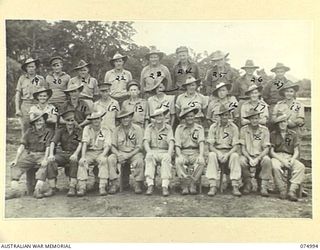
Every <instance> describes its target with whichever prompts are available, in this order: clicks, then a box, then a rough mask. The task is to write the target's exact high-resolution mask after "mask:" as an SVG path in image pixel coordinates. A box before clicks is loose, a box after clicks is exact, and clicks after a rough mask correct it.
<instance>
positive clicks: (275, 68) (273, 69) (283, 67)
mask: <svg viewBox="0 0 320 250" xmlns="http://www.w3.org/2000/svg"><path fill="white" fill-rule="evenodd" d="M277 69H284V70H285V71H286V72H287V71H289V70H290V68H289V67H287V66H281V67H274V68H272V69H271V70H270V71H271V72H273V73H274V72H276V70H277Z"/></svg>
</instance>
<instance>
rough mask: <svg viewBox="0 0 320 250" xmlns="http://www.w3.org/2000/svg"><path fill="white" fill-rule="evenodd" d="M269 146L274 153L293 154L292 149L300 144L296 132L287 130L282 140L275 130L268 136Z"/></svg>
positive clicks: (278, 132)
mask: <svg viewBox="0 0 320 250" xmlns="http://www.w3.org/2000/svg"><path fill="white" fill-rule="evenodd" d="M270 142H271V146H272V147H273V148H274V152H276V153H287V154H290V155H293V154H294V148H295V147H298V146H299V144H300V141H299V137H298V135H297V133H296V132H294V131H293V130H290V129H288V130H287V133H286V135H285V137H284V138H283V137H282V135H281V133H280V131H278V130H275V131H272V132H271V135H270Z"/></svg>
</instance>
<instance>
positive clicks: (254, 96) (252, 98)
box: [249, 89, 260, 101]
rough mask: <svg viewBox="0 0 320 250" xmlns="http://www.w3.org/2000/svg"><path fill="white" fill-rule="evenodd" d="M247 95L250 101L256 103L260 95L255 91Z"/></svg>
mask: <svg viewBox="0 0 320 250" xmlns="http://www.w3.org/2000/svg"><path fill="white" fill-rule="evenodd" d="M249 95H250V99H251V100H252V101H256V100H258V99H259V96H260V93H259V91H258V90H257V89H255V90H252V91H251V92H250V94H249Z"/></svg>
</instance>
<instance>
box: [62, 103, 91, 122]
mask: <svg viewBox="0 0 320 250" xmlns="http://www.w3.org/2000/svg"><path fill="white" fill-rule="evenodd" d="M70 109H74V110H75V114H74V118H75V120H76V121H77V123H78V124H80V123H82V122H84V120H85V119H86V117H87V116H88V115H90V114H91V110H90V108H89V106H88V104H87V103H86V102H85V101H84V100H81V99H80V100H78V104H77V106H76V107H74V106H73V105H72V102H71V101H70V100H69V101H67V102H66V103H65V104H63V106H62V108H61V111H60V114H62V113H63V112H65V111H67V110H70Z"/></svg>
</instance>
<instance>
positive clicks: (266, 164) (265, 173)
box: [259, 155, 272, 197]
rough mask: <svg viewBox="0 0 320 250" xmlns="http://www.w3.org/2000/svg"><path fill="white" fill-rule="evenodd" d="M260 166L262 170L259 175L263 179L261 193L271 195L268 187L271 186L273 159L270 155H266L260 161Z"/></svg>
mask: <svg viewBox="0 0 320 250" xmlns="http://www.w3.org/2000/svg"><path fill="white" fill-rule="evenodd" d="M259 164H260V167H261V171H260V174H259V177H260V179H261V187H260V194H261V195H262V196H265V197H267V196H269V194H268V187H269V181H270V178H271V177H272V164H271V159H270V157H269V156H268V155H265V156H264V157H263V158H262V160H261V161H260V163H259Z"/></svg>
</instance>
